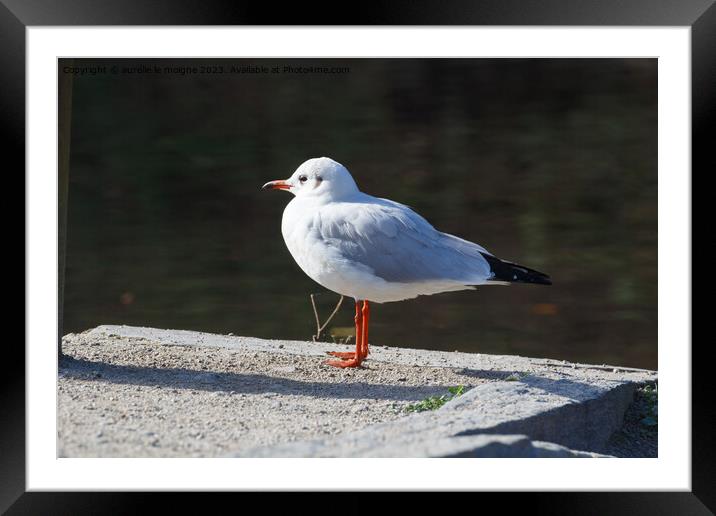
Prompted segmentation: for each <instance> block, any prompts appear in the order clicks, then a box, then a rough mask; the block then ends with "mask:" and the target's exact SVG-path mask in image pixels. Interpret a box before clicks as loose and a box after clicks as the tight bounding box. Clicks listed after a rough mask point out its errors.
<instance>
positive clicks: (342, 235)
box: [319, 199, 492, 284]
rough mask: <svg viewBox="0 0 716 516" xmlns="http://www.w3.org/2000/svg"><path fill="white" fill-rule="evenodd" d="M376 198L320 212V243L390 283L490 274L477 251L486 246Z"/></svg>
mask: <svg viewBox="0 0 716 516" xmlns="http://www.w3.org/2000/svg"><path fill="white" fill-rule="evenodd" d="M377 201H380V202H378V203H376V202H372V203H365V204H362V203H361V204H355V203H352V204H351V205H350V206H348V205H335V206H333V207H332V208H331V209H330V210H325V211H322V212H321V216H320V222H319V231H320V234H321V237H322V239H323V241H324V243H325V244H326V245H329V246H331V247H333V248H335V249H336V250H337V251H338V252H339V254H340V255H341V256H342V257H343V259H345V260H348V261H351V262H353V263H358V264H360V265H362V266H364V267H367V268H369V269H370V270H371V271H372V272H373V274H375V275H376V276H379V277H380V278H383V279H384V280H385V281H388V282H396V283H415V282H423V281H435V280H437V281H450V282H456V283H463V284H479V283H483V282H484V281H485V280H487V279H489V278H490V277H491V275H492V273H491V272H490V266H489V264H488V263H487V261H486V260H485V258H484V257H483V256H482V254H481V253H483V252H484V253H487V251H485V249H483V248H482V247H480V246H479V245H477V244H474V243H472V242H468V241H466V240H462V239H460V238H458V237H455V236H453V235H449V234H446V233H441V232H440V231H437V230H436V229H435V228H434V227H433V226H432V225H430V223H429V222H427V221H426V220H425V219H424V218H423V217H421V216H420V215H418V214H417V213H415V212H414V211H412V210H411V209H410V208H408V207H407V206H404V205H402V204H398V203H395V202H393V201H388V200H385V199H377ZM488 254H489V253H488Z"/></svg>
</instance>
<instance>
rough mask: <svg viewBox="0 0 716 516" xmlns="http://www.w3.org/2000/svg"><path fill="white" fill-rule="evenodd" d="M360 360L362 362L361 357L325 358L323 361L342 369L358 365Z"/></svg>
mask: <svg viewBox="0 0 716 516" xmlns="http://www.w3.org/2000/svg"><path fill="white" fill-rule="evenodd" d="M361 362H363V359H360V360H356V359H355V358H352V359H350V360H326V361H325V362H323V363H324V364H326V365H329V366H333V367H340V368H341V369H343V368H346V367H360V364H361Z"/></svg>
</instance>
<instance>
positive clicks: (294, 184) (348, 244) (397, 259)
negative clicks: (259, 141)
mask: <svg viewBox="0 0 716 516" xmlns="http://www.w3.org/2000/svg"><path fill="white" fill-rule="evenodd" d="M263 189H264V190H265V189H273V190H288V191H289V192H291V193H292V194H294V195H295V198H294V199H292V200H291V202H289V203H288V205H287V206H286V209H285V210H284V212H283V219H282V221H281V233H283V238H284V240H285V242H286V246H287V247H288V250H289V251H290V253H291V255H292V256H293V258H294V259H295V260H296V263H298V266H299V267H301V269H303V271H304V272H305V273H306V274H308V276H309V277H311V279H313V280H314V281H316V282H317V283H319V284H320V285H322V286H324V287H326V288H327V289H329V290H332V291H334V292H337V293H339V294H341V295H344V296H348V297H352V298H353V299H355V325H356V351H355V352H350V353H338V352H335V353H331V354H332V355H334V356H337V357H339V358H340V359H341V360H329V361H327V362H326V363H327V364H329V365H332V366H336V367H357V366H359V365H360V364H361V362H362V361H363V360H364V359H365V358H366V357H367V356H368V323H369V320H370V306H369V303H370V302H375V303H387V302H390V301H401V300H403V299H410V298H414V297H417V296H421V295H430V294H437V293H439V292H452V291H456V290H466V289H473V288H475V286H477V285H490V284H493V285H494V284H498V285H507V284H510V283H537V284H541V285H551V284H552V282H551V281H550V278H549V276H547V275H546V274H544V273H542V272H538V271H536V270H533V269H529V268H527V267H524V266H522V265H517V264H515V263H511V262H506V261H503V260H500V259H499V258H496V257H495V256H493V255H492V254H491V253H490V252H488V251H487V250H485V249H484V248H483V247H481V246H479V245H477V244H475V243H472V242H468V241H467V240H463V239H461V238H458V237H456V236H453V235H449V234H447V233H442V232H440V231H438V230H437V229H435V228H434V227H433V226H432V225H431V224H430V223H429V222H428V221H427V220H425V219H424V218H423V217H421V216H420V215H418V214H417V213H415V212H414V211H413V210H411V209H410V208H409V207H407V206H405V205H403V204H399V203H397V202H394V201H390V200H388V199H380V198H377V197H373V196H370V195H368V194H365V193H363V192H361V191H360V190H358V186H357V185H356V183H355V181H354V180H353V177H352V176H351V174H350V173H349V172H348V170H347V169H346V167H344V166H343V165H341V164H340V163H337V162H335V161H333V160H332V159H330V158H313V159H309V160H308V161H306V162H304V163H303V164H301V166H300V167H298V168H297V169H296V171H295V172H294V173H293V175H292V176H291V177H289V178H288V179H285V180H278V181H270V182H268V183H266V184H265V185H263ZM361 303H362V306H361Z"/></svg>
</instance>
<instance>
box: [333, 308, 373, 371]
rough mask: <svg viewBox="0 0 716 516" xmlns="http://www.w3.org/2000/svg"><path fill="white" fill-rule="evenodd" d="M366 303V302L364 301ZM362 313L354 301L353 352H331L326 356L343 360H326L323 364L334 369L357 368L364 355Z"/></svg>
mask: <svg viewBox="0 0 716 516" xmlns="http://www.w3.org/2000/svg"><path fill="white" fill-rule="evenodd" d="M366 302H367V301H366ZM363 314H364V312H363V311H361V308H360V301H356V315H355V323H356V350H355V351H347V352H343V351H331V352H329V353H328V354H329V355H333V356H334V357H339V358H341V359H343V360H327V361H326V362H325V364H327V365H331V366H334V367H358V366H359V365H360V364H361V362H362V361H363V359H364V358H365V355H364V354H363V340H364V339H363V331H364V317H363Z"/></svg>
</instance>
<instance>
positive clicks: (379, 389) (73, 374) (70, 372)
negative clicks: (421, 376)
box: [59, 356, 446, 401]
mask: <svg viewBox="0 0 716 516" xmlns="http://www.w3.org/2000/svg"><path fill="white" fill-rule="evenodd" d="M59 365H60V368H59V372H60V375H63V376H65V377H69V378H76V379H81V380H94V381H101V382H110V383H118V384H129V385H144V386H148V387H164V388H172V389H188V390H195V391H211V392H227V393H239V394H268V393H276V394H285V395H302V396H314V397H323V398H342V399H366V398H367V399H382V400H395V401H420V400H423V399H425V398H426V397H428V396H435V395H440V394H445V392H446V387H444V386H428V385H425V386H410V385H385V384H371V383H366V382H346V383H325V382H310V381H309V382H306V381H299V380H291V379H287V378H277V377H275V376H269V375H262V374H241V373H226V372H213V371H198V370H194V369H183V368H172V369H164V368H156V367H138V366H128V365H115V364H107V363H105V362H93V361H89V360H82V359H76V358H72V357H67V356H65V357H63V358H62V359H61V361H60V364H59Z"/></svg>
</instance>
